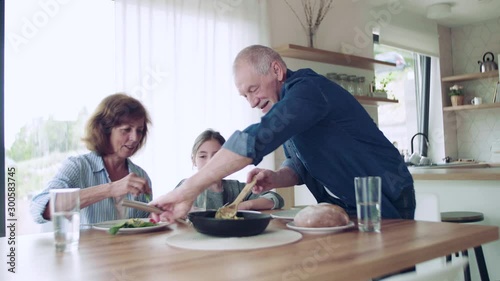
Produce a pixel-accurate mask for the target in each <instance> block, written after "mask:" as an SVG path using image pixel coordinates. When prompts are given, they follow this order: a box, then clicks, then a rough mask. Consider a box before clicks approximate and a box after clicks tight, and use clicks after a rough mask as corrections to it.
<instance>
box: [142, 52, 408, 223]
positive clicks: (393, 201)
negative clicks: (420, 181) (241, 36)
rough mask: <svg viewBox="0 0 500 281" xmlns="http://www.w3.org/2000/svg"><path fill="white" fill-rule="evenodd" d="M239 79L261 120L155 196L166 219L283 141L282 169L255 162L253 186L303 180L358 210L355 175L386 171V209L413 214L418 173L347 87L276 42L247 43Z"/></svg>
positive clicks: (322, 198)
mask: <svg viewBox="0 0 500 281" xmlns="http://www.w3.org/2000/svg"><path fill="white" fill-rule="evenodd" d="M233 71H234V79H235V84H236V87H237V88H238V91H239V93H240V95H241V96H242V97H244V98H245V99H247V101H248V103H249V104H250V106H251V107H252V108H257V109H259V110H261V111H262V112H263V113H264V116H263V117H262V119H261V122H260V123H257V124H253V125H250V126H249V127H247V128H246V129H245V130H243V131H236V132H235V133H233V135H232V136H231V137H230V138H229V139H228V141H227V142H226V143H225V144H224V146H223V148H222V149H221V150H220V151H219V152H218V153H217V154H216V155H215V156H214V157H213V158H212V159H211V160H210V161H209V163H207V165H206V166H205V167H203V169H201V170H199V171H198V172H197V173H196V174H194V175H193V176H192V177H190V178H189V179H187V180H186V181H185V182H184V183H183V185H182V186H181V187H179V188H177V189H175V190H174V191H172V192H170V193H168V194H166V195H163V196H161V197H159V198H158V199H156V200H154V201H153V202H151V204H154V205H157V206H158V207H160V208H162V209H163V210H164V213H162V214H161V215H160V217H161V219H163V220H167V221H172V220H173V219H175V218H178V217H182V216H185V215H186V213H187V212H188V211H189V209H190V207H191V204H192V203H193V201H194V199H195V198H196V196H197V195H198V194H199V193H201V192H202V190H203V188H204V187H205V186H209V185H210V183H212V182H215V181H218V180H220V179H221V178H223V177H225V176H227V175H230V174H232V173H234V172H236V171H238V170H240V169H242V168H244V167H246V166H247V165H250V164H253V165H257V164H258V163H259V162H260V161H261V160H262V158H263V157H264V156H265V155H267V154H269V153H271V152H272V151H274V150H275V149H276V148H278V147H279V146H280V145H283V146H284V149H285V154H286V156H287V159H286V160H285V161H284V162H283V164H282V165H281V168H280V169H279V170H277V171H271V170H263V169H258V168H256V169H254V170H252V171H251V172H250V173H249V174H248V181H250V179H252V178H253V177H254V176H255V177H256V178H257V184H256V186H255V187H254V189H253V192H255V193H260V192H263V191H267V190H270V189H272V188H279V187H288V186H293V185H298V184H305V185H306V186H307V188H308V189H309V190H310V191H311V193H312V194H313V195H314V197H315V198H316V200H317V201H318V202H329V203H333V204H336V205H339V206H341V207H342V208H344V209H345V210H346V211H347V212H348V213H349V214H350V215H355V214H356V199H355V192H354V177H359V176H380V177H381V178H382V207H381V208H382V217H384V218H406V219H413V217H414V211H415V191H414V188H413V179H412V177H411V175H410V173H409V171H408V169H407V168H406V165H405V163H404V161H403V159H402V157H401V156H400V154H399V152H398V150H397V149H396V148H395V147H394V146H393V145H392V144H391V142H390V141H388V140H387V138H385V136H384V134H383V133H382V132H381V131H380V130H379V129H378V128H377V126H376V124H375V123H374V122H373V120H372V119H371V118H370V116H369V115H368V113H367V112H366V111H365V109H364V108H363V107H362V106H361V104H359V102H358V101H357V100H356V99H355V98H354V97H353V96H352V95H351V94H350V93H349V92H347V91H346V90H344V89H343V88H342V87H340V86H339V85H337V84H335V83H334V82H331V81H330V80H328V79H326V78H325V77H323V76H322V75H318V74H317V73H315V72H314V71H312V70H310V69H300V70H297V71H291V70H289V69H287V66H286V64H285V62H284V61H283V59H282V58H281V57H280V55H279V54H278V53H276V52H275V51H274V50H273V49H271V48H268V47H265V46H260V45H254V46H250V47H247V48H245V49H243V50H242V51H241V52H240V53H239V54H238V55H237V57H236V59H235V61H234V65H233Z"/></svg>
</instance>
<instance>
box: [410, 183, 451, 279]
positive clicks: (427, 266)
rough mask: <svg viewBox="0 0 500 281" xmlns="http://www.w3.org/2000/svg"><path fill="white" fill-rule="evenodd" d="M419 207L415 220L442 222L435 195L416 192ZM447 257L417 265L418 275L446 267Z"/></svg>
mask: <svg viewBox="0 0 500 281" xmlns="http://www.w3.org/2000/svg"><path fill="white" fill-rule="evenodd" d="M415 199H416V201H417V207H416V208H415V220H418V221H435V222H439V221H441V212H440V209H439V199H438V197H437V195H436V194H434V193H426V192H415ZM445 262H446V259H445V257H442V258H436V259H433V260H429V261H425V262H422V263H419V264H417V265H416V270H417V273H419V272H425V271H427V270H434V269H439V268H442V267H443V266H444V265H445Z"/></svg>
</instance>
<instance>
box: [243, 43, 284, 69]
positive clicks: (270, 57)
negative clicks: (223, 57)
mask: <svg viewBox="0 0 500 281" xmlns="http://www.w3.org/2000/svg"><path fill="white" fill-rule="evenodd" d="M273 61H277V62H278V63H279V64H281V65H282V66H283V67H284V68H285V69H286V64H285V62H284V61H283V59H282V58H281V56H280V55H279V54H278V53H277V52H276V51H275V50H273V49H272V48H269V47H266V46H262V45H252V46H248V47H246V48H245V49H243V50H241V51H240V52H239V53H238V55H237V56H236V58H235V59H234V63H233V73H235V72H236V69H237V68H238V65H239V64H240V63H242V62H246V63H249V64H250V65H253V66H254V68H255V70H256V71H257V72H258V73H259V74H262V75H266V74H267V73H268V72H269V68H270V67H271V63H272V62H273Z"/></svg>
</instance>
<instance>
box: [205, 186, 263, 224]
mask: <svg viewBox="0 0 500 281" xmlns="http://www.w3.org/2000/svg"><path fill="white" fill-rule="evenodd" d="M256 182H257V179H256V178H255V177H254V178H253V180H252V181H251V182H249V183H247V184H246V185H245V187H244V188H243V189H242V190H241V192H240V194H238V197H236V199H234V201H233V203H231V204H229V205H227V206H222V207H220V208H219V209H218V210H217V213H215V218H216V219H234V218H235V217H236V213H237V212H238V205H239V204H240V203H241V201H243V199H245V197H247V195H248V192H250V190H252V187H253V186H254V185H255V183H256Z"/></svg>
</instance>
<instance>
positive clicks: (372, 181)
mask: <svg viewBox="0 0 500 281" xmlns="http://www.w3.org/2000/svg"><path fill="white" fill-rule="evenodd" d="M381 185H382V179H381V178H380V177H356V178H354V188H355V190H356V207H357V213H358V229H359V230H360V231H363V232H380V219H381V213H380V199H381V198H380V194H381Z"/></svg>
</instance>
